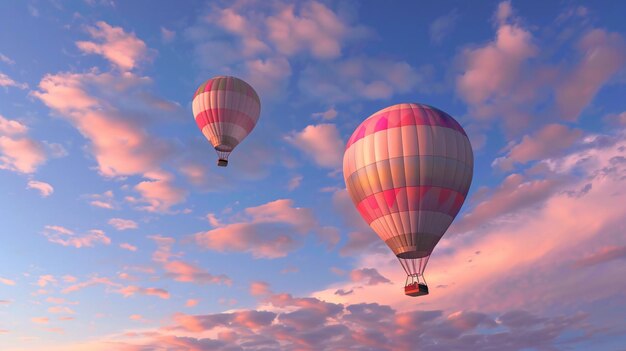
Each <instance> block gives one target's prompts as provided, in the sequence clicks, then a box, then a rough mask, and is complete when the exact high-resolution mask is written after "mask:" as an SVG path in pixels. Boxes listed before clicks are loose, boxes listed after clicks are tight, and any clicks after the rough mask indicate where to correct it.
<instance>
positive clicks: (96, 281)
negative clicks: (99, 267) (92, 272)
mask: <svg viewBox="0 0 626 351" xmlns="http://www.w3.org/2000/svg"><path fill="white" fill-rule="evenodd" d="M72 278H74V277H72ZM65 281H66V282H69V283H75V282H76V279H68V280H65ZM94 285H105V286H110V287H119V286H120V284H117V283H115V282H113V281H111V280H110V279H109V278H104V277H98V276H96V277H93V278H90V279H89V280H86V281H84V282H81V283H76V284H72V285H70V286H68V287H66V288H64V289H63V290H61V293H63V294H69V293H71V292H76V291H79V290H82V289H84V288H87V287H91V286H94Z"/></svg>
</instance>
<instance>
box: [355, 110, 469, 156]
mask: <svg viewBox="0 0 626 351" xmlns="http://www.w3.org/2000/svg"><path fill="white" fill-rule="evenodd" d="M404 105H406V106H407V107H400V108H396V109H389V108H386V109H384V110H381V111H378V112H376V113H375V114H373V115H372V116H370V117H369V118H367V119H366V120H365V121H363V123H361V125H360V127H359V128H357V130H356V131H355V132H354V134H353V135H352V136H351V137H350V139H349V140H348V143H347V144H346V149H347V148H349V147H350V146H351V145H352V144H354V143H356V142H357V141H358V140H360V139H362V138H364V137H365V136H367V135H370V134H373V133H376V132H379V131H382V130H386V129H390V128H395V127H401V126H409V125H431V126H439V127H444V128H449V129H453V130H456V131H458V132H460V133H461V134H463V135H466V136H467V134H465V131H464V130H463V128H462V127H461V125H460V124H459V123H458V122H457V121H456V120H454V118H452V117H450V116H449V115H448V114H447V113H445V112H443V111H441V110H438V109H436V108H434V107H427V106H425V105H420V104H404Z"/></svg>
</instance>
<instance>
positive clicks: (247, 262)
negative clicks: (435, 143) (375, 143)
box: [0, 0, 626, 351]
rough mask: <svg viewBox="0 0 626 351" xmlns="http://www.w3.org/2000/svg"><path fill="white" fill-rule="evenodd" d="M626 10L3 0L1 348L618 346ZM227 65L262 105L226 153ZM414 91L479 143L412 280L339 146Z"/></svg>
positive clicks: (621, 334)
mask: <svg viewBox="0 0 626 351" xmlns="http://www.w3.org/2000/svg"><path fill="white" fill-rule="evenodd" d="M623 13H626V3H623V2H619V1H594V2H582V1H569V0H568V1H548V2H546V1H503V2H498V1H480V2H479V1H471V2H470V1H432V2H426V1H384V2H383V1H350V0H346V1H298V2H289V1H281V0H275V1H273V0H272V1H254V0H235V1H208V2H207V1H194V0H188V1H178V2H165V1H158V2H157V1H147V0H139V1H114V0H88V1H78V0H76V1H52V0H50V1H45V0H37V1H35V0H27V1H19V2H18V1H3V2H0V219H1V224H0V240H1V245H0V349H2V350H8V351H17V350H53V351H54V350H64V351H95V350H122V351H139V350H171V351H177V350H278V349H282V350H417V349H419V350H589V349H594V350H626V348H625V346H624V345H626V320H625V317H624V316H625V315H626V304H624V301H626V293H625V291H626V279H624V278H623V273H624V266H625V260H626V236H625V235H624V231H625V229H626V206H624V204H626V109H625V107H624V103H623V102H624V93H625V91H626V90H625V88H626V87H625V86H626V69H625V68H626V39H625V36H626V24H625V22H624V21H623ZM217 75H234V76H237V77H240V78H242V79H244V80H246V81H247V82H249V83H250V84H251V85H252V86H253V87H254V88H255V90H256V91H257V92H258V94H259V96H260V98H261V104H262V107H261V116H260V119H259V122H258V124H257V126H256V128H255V129H254V130H253V132H252V133H251V134H250V135H249V136H248V138H247V139H245V140H244V141H243V142H242V143H241V144H240V145H239V146H238V147H237V149H236V150H235V151H234V152H233V154H232V155H231V156H230V159H229V165H228V167H226V168H222V167H220V168H218V167H217V166H216V155H215V152H214V150H213V149H212V147H211V146H210V145H209V143H208V142H207V141H206V140H205V139H204V137H203V136H202V134H201V133H200V131H199V130H198V129H197V127H196V125H195V122H194V120H193V115H192V112H191V98H192V96H193V93H194V92H195V90H196V88H197V87H198V86H199V85H200V84H201V83H202V82H204V81H205V80H207V79H209V78H211V77H213V76H217ZM403 102H418V103H425V104H428V105H432V106H436V107H438V108H440V109H442V110H444V111H446V112H447V113H449V114H450V115H452V116H454V117H455V118H456V119H457V120H458V121H459V123H460V124H461V125H462V126H463V127H464V129H465V130H466V131H467V134H468V136H469V138H470V140H471V143H472V147H473V150H474V157H475V165H474V178H473V182H472V186H471V189H470V193H469V195H468V198H467V200H466V203H465V204H464V206H463V208H462V210H461V212H460V213H459V215H458V216H457V218H456V220H455V222H454V223H453V224H452V226H451V227H450V228H449V230H448V231H447V233H446V235H445V236H444V238H443V239H442V240H441V242H439V244H438V246H437V247H436V248H435V250H434V252H433V254H432V256H431V258H430V261H429V265H428V267H427V269H426V273H425V277H426V280H427V281H428V284H429V287H430V295H428V296H423V297H419V298H410V297H406V296H405V295H404V294H403V290H402V289H403V285H404V280H405V274H404V272H403V270H402V268H401V267H400V265H399V264H398V261H397V260H396V259H395V257H394V256H393V254H392V253H391V251H390V250H389V249H388V248H387V247H386V246H385V245H384V243H382V241H380V239H378V237H377V236H376V234H375V233H374V232H373V231H372V230H371V229H370V228H369V227H368V226H367V225H366V224H365V222H364V221H363V220H362V219H361V218H360V217H359V215H358V213H357V212H356V210H355V209H354V206H353V204H352V202H351V200H350V198H349V195H348V194H347V192H346V189H345V184H344V181H343V175H342V169H341V165H342V157H343V151H344V147H345V143H346V141H347V139H348V138H349V136H350V135H351V134H352V132H353V131H354V129H355V128H356V127H357V126H358V125H359V124H360V123H361V122H362V121H363V120H364V119H366V118H367V117H368V116H370V115H372V114H373V113H375V112H376V111H378V110H380V109H382V108H385V107H387V106H390V105H393V104H397V103H403ZM620 273H621V274H620Z"/></svg>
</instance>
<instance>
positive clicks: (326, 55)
mask: <svg viewBox="0 0 626 351" xmlns="http://www.w3.org/2000/svg"><path fill="white" fill-rule="evenodd" d="M266 21H267V22H266V23H267V28H268V37H269V40H270V41H271V42H272V43H273V44H274V45H275V46H276V48H277V50H278V52H280V53H282V54H285V55H288V56H291V55H294V54H297V53H299V52H306V53H308V54H311V55H312V56H313V57H315V58H319V59H331V58H337V57H339V56H340V55H341V46H342V45H341V43H342V42H343V41H345V40H348V39H354V38H359V37H364V36H365V35H366V34H367V33H368V31H367V29H365V27H362V26H355V27H352V26H349V25H348V24H347V23H346V22H344V21H342V19H341V18H339V17H338V16H337V15H336V14H335V13H334V12H333V11H332V10H331V9H329V8H328V7H326V6H325V5H324V4H322V3H319V2H316V1H309V2H304V3H302V4H301V6H296V5H286V6H283V7H282V8H281V9H280V11H279V12H278V13H277V14H276V15H275V16H271V17H268V18H267V20H266Z"/></svg>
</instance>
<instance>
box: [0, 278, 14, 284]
mask: <svg viewBox="0 0 626 351" xmlns="http://www.w3.org/2000/svg"><path fill="white" fill-rule="evenodd" d="M0 283H2V284H4V285H15V280H11V279H7V278H2V277H0Z"/></svg>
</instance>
